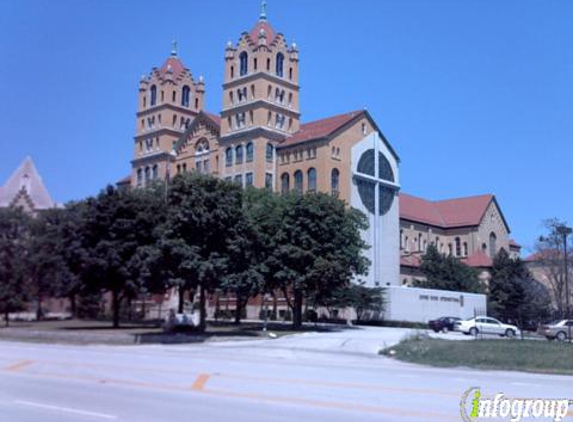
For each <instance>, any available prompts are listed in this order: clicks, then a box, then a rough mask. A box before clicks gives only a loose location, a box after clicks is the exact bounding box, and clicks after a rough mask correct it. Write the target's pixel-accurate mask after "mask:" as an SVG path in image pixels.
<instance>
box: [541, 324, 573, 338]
mask: <svg viewBox="0 0 573 422" xmlns="http://www.w3.org/2000/svg"><path fill="white" fill-rule="evenodd" d="M538 332H539V334H541V335H542V336H545V337H546V338H547V339H548V340H554V339H557V340H559V341H565V340H567V339H568V338H569V333H572V334H573V320H570V319H569V320H568V319H563V320H561V321H557V322H554V323H552V324H548V325H541V326H540V327H539V330H538Z"/></svg>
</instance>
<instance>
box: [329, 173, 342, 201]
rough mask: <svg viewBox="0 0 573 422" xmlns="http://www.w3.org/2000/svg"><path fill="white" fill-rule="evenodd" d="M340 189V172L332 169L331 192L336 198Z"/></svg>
mask: <svg viewBox="0 0 573 422" xmlns="http://www.w3.org/2000/svg"><path fill="white" fill-rule="evenodd" d="M339 187H340V172H339V171H338V169H332V171H331V172H330V192H331V193H332V195H334V196H338V190H339Z"/></svg>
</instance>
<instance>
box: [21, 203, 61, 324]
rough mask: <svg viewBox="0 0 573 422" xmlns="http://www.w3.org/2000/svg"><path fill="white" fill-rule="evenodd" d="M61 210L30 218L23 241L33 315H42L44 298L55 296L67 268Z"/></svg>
mask: <svg viewBox="0 0 573 422" xmlns="http://www.w3.org/2000/svg"><path fill="white" fill-rule="evenodd" d="M64 216H65V210H63V209H58V208H54V209H49V210H43V211H42V212H41V213H40V214H38V216H37V217H36V218H33V219H31V221H30V233H29V234H30V235H29V236H28V239H27V244H26V252H27V253H26V275H27V277H28V279H29V281H30V286H31V290H32V292H33V296H34V298H35V300H36V317H37V319H38V320H42V319H43V318H44V310H43V307H42V305H43V302H44V299H46V298H50V297H55V296H58V293H59V286H60V285H62V284H63V279H64V278H66V277H68V274H69V271H68V268H67V266H66V263H65V261H64V259H63V244H62V238H61V227H62V223H63V221H64V220H65V217H64Z"/></svg>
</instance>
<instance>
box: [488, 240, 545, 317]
mask: <svg viewBox="0 0 573 422" xmlns="http://www.w3.org/2000/svg"><path fill="white" fill-rule="evenodd" d="M550 303H551V300H550V298H549V292H548V291H547V289H546V288H545V287H544V286H543V285H541V283H539V282H537V281H536V280H534V279H533V277H532V276H531V274H530V273H529V270H528V269H527V268H526V267H525V264H524V262H523V261H522V260H521V259H519V258H517V259H513V258H511V257H510V256H509V254H508V253H507V252H506V251H505V250H503V249H502V250H500V251H499V253H498V254H497V255H496V256H495V258H494V260H493V267H492V272H491V280H490V282H489V309H490V312H491V314H492V315H493V316H495V317H497V318H499V319H501V320H504V321H513V322H518V323H523V322H526V321H539V320H540V319H544V318H547V317H548V316H549V314H550Z"/></svg>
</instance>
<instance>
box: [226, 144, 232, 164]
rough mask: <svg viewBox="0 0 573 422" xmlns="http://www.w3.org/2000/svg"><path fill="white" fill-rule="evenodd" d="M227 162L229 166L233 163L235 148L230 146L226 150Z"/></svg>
mask: <svg viewBox="0 0 573 422" xmlns="http://www.w3.org/2000/svg"><path fill="white" fill-rule="evenodd" d="M225 164H226V165H227V167H229V166H232V165H233V148H231V147H229V148H227V150H226V151H225Z"/></svg>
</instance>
